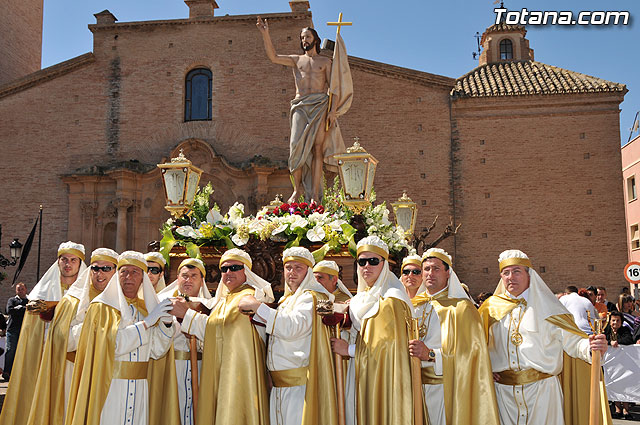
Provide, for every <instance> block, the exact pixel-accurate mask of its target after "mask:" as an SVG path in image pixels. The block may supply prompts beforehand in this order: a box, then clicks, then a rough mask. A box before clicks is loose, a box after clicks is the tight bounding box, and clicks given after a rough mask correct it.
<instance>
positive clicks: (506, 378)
mask: <svg viewBox="0 0 640 425" xmlns="http://www.w3.org/2000/svg"><path fill="white" fill-rule="evenodd" d="M496 373H497V374H498V376H500V380H499V381H498V383H499V384H503V385H526V384H531V383H532V382H537V381H542V380H543V379H547V378H551V377H552V376H554V375H549V374H548V373H544V372H540V371H539V370H535V369H526V370H503V371H502V372H496Z"/></svg>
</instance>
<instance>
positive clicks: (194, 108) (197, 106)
mask: <svg viewBox="0 0 640 425" xmlns="http://www.w3.org/2000/svg"><path fill="white" fill-rule="evenodd" d="M211 80H212V75H211V70H209V69H207V68H196V69H192V70H191V71H189V73H188V74H187V78H186V79H185V84H184V120H185V121H199V120H210V119H211V95H212V88H213V87H212V81H211Z"/></svg>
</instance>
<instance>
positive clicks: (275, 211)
mask: <svg viewBox="0 0 640 425" xmlns="http://www.w3.org/2000/svg"><path fill="white" fill-rule="evenodd" d="M279 212H280V211H279V210H278V207H275V208H274V209H273V211H272V212H271V214H274V215H278V213H279Z"/></svg>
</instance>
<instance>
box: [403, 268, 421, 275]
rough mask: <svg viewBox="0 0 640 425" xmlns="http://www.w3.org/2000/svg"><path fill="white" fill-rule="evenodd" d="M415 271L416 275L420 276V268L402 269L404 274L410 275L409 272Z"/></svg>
mask: <svg viewBox="0 0 640 425" xmlns="http://www.w3.org/2000/svg"><path fill="white" fill-rule="evenodd" d="M411 273H413V274H414V275H416V276H418V275H419V274H421V273H422V270H419V269H406V270H402V274H403V275H405V276H409V274H411Z"/></svg>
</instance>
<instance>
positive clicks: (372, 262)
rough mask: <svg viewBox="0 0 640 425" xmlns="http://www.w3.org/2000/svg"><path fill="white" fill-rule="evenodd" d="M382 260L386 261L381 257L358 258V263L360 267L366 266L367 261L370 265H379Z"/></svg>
mask: <svg viewBox="0 0 640 425" xmlns="http://www.w3.org/2000/svg"><path fill="white" fill-rule="evenodd" d="M380 261H384V258H383V259H382V260H381V259H379V258H375V257H372V258H358V265H359V266H360V267H364V266H366V265H367V263H369V265H370V266H377V265H378V264H380Z"/></svg>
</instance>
